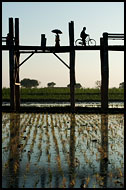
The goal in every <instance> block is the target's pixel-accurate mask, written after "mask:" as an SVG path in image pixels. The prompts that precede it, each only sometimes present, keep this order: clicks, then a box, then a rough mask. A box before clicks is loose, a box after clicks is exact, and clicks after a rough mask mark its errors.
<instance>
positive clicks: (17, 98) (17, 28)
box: [15, 18, 20, 111]
mask: <svg viewBox="0 0 126 190" xmlns="http://www.w3.org/2000/svg"><path fill="white" fill-rule="evenodd" d="M15 46H16V47H18V46H19V18H15ZM19 58H20V54H19V50H18V48H17V50H16V51H15V104H16V105H15V109H16V111H19V110H20V85H19Z"/></svg>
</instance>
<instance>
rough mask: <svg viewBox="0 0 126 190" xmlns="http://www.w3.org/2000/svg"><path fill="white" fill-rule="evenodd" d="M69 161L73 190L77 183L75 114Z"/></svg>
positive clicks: (71, 129) (72, 116)
mask: <svg viewBox="0 0 126 190" xmlns="http://www.w3.org/2000/svg"><path fill="white" fill-rule="evenodd" d="M69 160H70V165H69V181H70V184H69V188H72V187H74V182H75V164H74V161H75V114H71V126H70V149H69Z"/></svg>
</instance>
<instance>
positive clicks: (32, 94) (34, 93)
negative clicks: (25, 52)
mask: <svg viewBox="0 0 126 190" xmlns="http://www.w3.org/2000/svg"><path fill="white" fill-rule="evenodd" d="M20 95H21V100H22V101H27V100H28V101H37V102H38V101H69V100H70V89H69V88H65V87H64V88H60V87H53V88H32V89H30V88H21V89H20ZM9 99H10V89H9V88H3V89H2V100H3V101H8V100H9ZM75 100H76V101H100V100H101V92H100V90H99V89H94V88H87V89H86V88H85V89H78V88H76V89H75ZM123 100H124V89H120V88H112V89H109V101H123Z"/></svg>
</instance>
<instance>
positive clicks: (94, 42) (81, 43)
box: [75, 36, 96, 46]
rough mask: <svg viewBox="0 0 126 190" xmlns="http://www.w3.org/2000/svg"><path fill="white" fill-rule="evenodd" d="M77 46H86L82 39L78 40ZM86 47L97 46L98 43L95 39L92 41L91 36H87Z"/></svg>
mask: <svg viewBox="0 0 126 190" xmlns="http://www.w3.org/2000/svg"><path fill="white" fill-rule="evenodd" d="M75 45H76V46H84V44H83V41H82V39H80V38H79V39H77V40H76V41H75ZM86 45H88V46H96V41H95V40H94V39H91V38H90V36H87V38H86Z"/></svg>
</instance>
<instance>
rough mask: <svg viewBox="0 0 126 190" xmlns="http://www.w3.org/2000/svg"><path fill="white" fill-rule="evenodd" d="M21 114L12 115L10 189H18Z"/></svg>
mask: <svg viewBox="0 0 126 190" xmlns="http://www.w3.org/2000/svg"><path fill="white" fill-rule="evenodd" d="M19 128H20V114H13V113H10V154H9V176H8V177H9V178H10V179H9V180H8V183H9V184H8V188H18V180H19V176H18V175H19V149H18V147H19Z"/></svg>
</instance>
